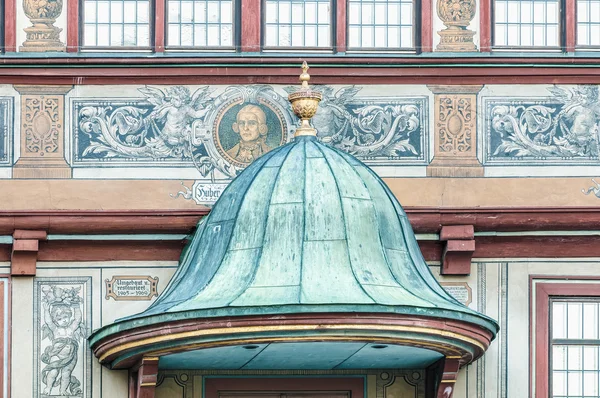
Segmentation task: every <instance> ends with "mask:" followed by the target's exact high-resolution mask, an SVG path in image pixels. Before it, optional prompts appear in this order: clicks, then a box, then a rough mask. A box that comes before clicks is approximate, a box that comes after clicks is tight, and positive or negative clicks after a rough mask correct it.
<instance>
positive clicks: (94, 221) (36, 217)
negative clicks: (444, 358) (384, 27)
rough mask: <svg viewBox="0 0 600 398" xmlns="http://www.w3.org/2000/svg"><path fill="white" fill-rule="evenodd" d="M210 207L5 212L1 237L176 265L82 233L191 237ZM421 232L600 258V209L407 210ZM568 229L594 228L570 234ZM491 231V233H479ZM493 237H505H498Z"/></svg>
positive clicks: (177, 246)
mask: <svg viewBox="0 0 600 398" xmlns="http://www.w3.org/2000/svg"><path fill="white" fill-rule="evenodd" d="M208 211H209V210H208V209H207V208H199V209H198V210H154V211H152V210H145V211H106V210H97V211H0V235H12V234H13V233H14V231H15V230H17V229H20V230H36V231H46V232H47V233H48V234H49V235H52V234H65V235H69V234H71V235H81V236H80V237H77V236H74V237H71V238H70V239H68V240H49V241H43V242H40V245H39V252H38V261H116V260H131V261H158V260H164V261H177V260H178V259H179V256H180V254H181V249H182V248H183V245H184V241H183V240H156V239H151V238H148V239H145V240H144V239H136V240H121V239H119V240H115V239H112V240H111V239H107V238H103V239H99V240H95V239H84V238H83V237H84V236H85V235H111V234H119V235H127V234H189V233H191V232H192V231H193V230H194V228H195V226H196V224H197V223H198V221H199V220H200V218H201V217H203V216H205V215H206V214H208ZM405 211H406V213H407V215H408V218H409V220H410V222H411V225H412V227H413V229H414V231H415V233H417V234H439V233H440V230H441V229H442V227H443V226H452V225H463V226H464V225H472V226H473V229H474V231H475V237H474V240H475V250H474V252H473V255H472V257H473V258H516V257H523V258H525V257H536V258H557V257H600V236H598V235H597V234H596V233H593V232H594V231H600V208H579V207H571V208H568V207H557V208H551V207H547V208H416V207H413V208H406V209H405ZM523 231H525V232H527V231H529V232H534V233H535V232H544V231H549V232H550V233H548V234H545V235H535V234H527V233H526V234H525V235H516V236H510V235H502V233H503V232H523ZM570 231H592V233H588V234H587V235H586V234H570V233H569V232H570ZM482 232H483V233H485V232H489V233H490V234H487V235H484V236H482V235H477V234H478V233H482ZM495 232H498V233H500V235H499V236H495V234H494V233H495ZM444 244H445V242H443V241H440V240H438V239H436V238H433V237H430V238H427V239H422V240H419V246H420V249H421V251H422V252H423V256H424V257H425V259H426V260H427V261H440V260H442V258H443V252H444ZM10 254H11V245H10V244H0V261H9V260H10Z"/></svg>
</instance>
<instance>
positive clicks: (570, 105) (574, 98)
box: [484, 85, 600, 164]
mask: <svg viewBox="0 0 600 398" xmlns="http://www.w3.org/2000/svg"><path fill="white" fill-rule="evenodd" d="M548 90H549V92H550V93H551V94H552V96H551V97H548V98H524V99H517V98H514V99H508V98H484V109H485V119H484V120H485V124H486V140H487V150H486V163H512V164H514V163H519V162H522V163H557V164H565V163H573V164H586V163H587V164H598V163H600V159H599V157H598V154H599V144H598V143H599V124H600V101H599V98H598V86H592V85H586V86H584V85H582V86H575V87H571V88H569V87H560V86H555V87H551V88H549V89H548Z"/></svg>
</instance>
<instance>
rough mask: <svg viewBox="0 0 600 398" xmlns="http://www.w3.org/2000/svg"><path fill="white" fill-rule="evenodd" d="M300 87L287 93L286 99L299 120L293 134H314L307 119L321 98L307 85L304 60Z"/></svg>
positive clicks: (308, 76) (320, 95) (306, 69)
mask: <svg viewBox="0 0 600 398" xmlns="http://www.w3.org/2000/svg"><path fill="white" fill-rule="evenodd" d="M300 81H301V82H302V87H301V88H300V90H298V91H296V92H295V93H292V94H290V95H288V100H289V101H290V103H291V104H292V110H293V111H294V114H296V116H298V117H299V118H300V120H301V122H300V127H298V128H297V129H296V133H295V134H294V135H295V136H296V137H297V136H300V135H316V130H315V129H314V127H312V126H311V125H310V122H309V120H310V119H312V117H313V116H314V115H315V113H317V108H318V107H319V102H321V99H322V98H323V96H322V94H321V93H320V92H318V91H313V90H312V89H310V88H309V87H308V82H309V81H310V75H309V74H308V64H307V63H306V61H304V63H303V64H302V74H301V75H300Z"/></svg>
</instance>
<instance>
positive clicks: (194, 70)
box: [0, 56, 600, 85]
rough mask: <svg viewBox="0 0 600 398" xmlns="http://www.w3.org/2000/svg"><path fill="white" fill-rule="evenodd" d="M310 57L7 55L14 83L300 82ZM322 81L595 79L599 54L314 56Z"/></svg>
mask: <svg viewBox="0 0 600 398" xmlns="http://www.w3.org/2000/svg"><path fill="white" fill-rule="evenodd" d="M303 60H304V59H301V58H293V57H292V58H289V57H225V58H210V57H207V58H194V57H185V58H177V57H167V56H157V57H147V58H146V57H122V58H108V57H107V58H95V57H94V58H86V57H70V58H68V57H62V58H44V60H43V63H41V62H40V60H39V59H36V58H3V59H0V82H1V83H7V84H46V85H47V84H51V85H55V84H60V85H70V84H74V83H76V84H91V85H101V84H102V85H104V84H123V83H125V82H126V83H127V84H153V83H156V78H157V77H160V78H161V82H162V83H163V84H296V83H297V81H298V71H297V70H298V66H299V65H300V64H301V62H302V61H303ZM306 60H307V61H308V62H309V64H310V65H311V68H312V69H315V70H318V73H317V72H315V74H314V76H315V77H314V82H315V84H385V85H389V84H433V85H435V84H438V85H446V84H448V83H452V84H454V85H464V84H467V85H469V84H474V85H480V84H499V83H501V84H555V83H561V84H585V83H588V84H593V83H597V82H598V77H600V64H599V63H598V58H583V57H556V58H540V57H537V58H535V57H498V56H490V57H461V56H458V57H448V58H445V57H444V58H440V57H419V56H411V57H406V58H396V57H380V58H373V57H369V58H357V57H350V58H340V57H327V58H310V57H308V58H306Z"/></svg>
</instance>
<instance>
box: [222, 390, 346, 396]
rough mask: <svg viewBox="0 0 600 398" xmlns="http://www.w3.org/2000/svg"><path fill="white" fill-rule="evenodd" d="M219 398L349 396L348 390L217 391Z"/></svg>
mask: <svg viewBox="0 0 600 398" xmlns="http://www.w3.org/2000/svg"><path fill="white" fill-rule="evenodd" d="M219 398H351V393H350V391H280V392H273V391H219Z"/></svg>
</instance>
